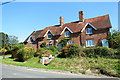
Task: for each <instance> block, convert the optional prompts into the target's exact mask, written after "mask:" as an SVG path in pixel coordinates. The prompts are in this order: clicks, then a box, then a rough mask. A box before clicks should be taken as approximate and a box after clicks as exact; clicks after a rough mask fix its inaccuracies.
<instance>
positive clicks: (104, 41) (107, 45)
mask: <svg viewBox="0 0 120 80" xmlns="http://www.w3.org/2000/svg"><path fill="white" fill-rule="evenodd" d="M102 47H109V44H108V41H107V39H102Z"/></svg>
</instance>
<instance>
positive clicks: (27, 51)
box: [17, 47, 35, 62]
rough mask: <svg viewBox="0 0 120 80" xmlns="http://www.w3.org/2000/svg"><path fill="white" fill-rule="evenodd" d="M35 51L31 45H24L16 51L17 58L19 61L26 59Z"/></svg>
mask: <svg viewBox="0 0 120 80" xmlns="http://www.w3.org/2000/svg"><path fill="white" fill-rule="evenodd" d="M34 53H35V51H34V48H32V47H24V48H21V49H19V50H18V51H17V59H18V60H19V61H23V62H24V61H26V60H27V59H29V58H31V57H33V55H34Z"/></svg>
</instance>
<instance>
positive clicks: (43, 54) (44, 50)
mask: <svg viewBox="0 0 120 80" xmlns="http://www.w3.org/2000/svg"><path fill="white" fill-rule="evenodd" d="M53 53H54V52H52V51H51V50H49V49H47V48H39V49H38V50H37V51H36V52H35V54H34V56H36V57H40V58H41V57H48V56H49V55H50V54H51V55H52V54H53Z"/></svg>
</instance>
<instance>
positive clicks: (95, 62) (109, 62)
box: [2, 57, 120, 77]
mask: <svg viewBox="0 0 120 80" xmlns="http://www.w3.org/2000/svg"><path fill="white" fill-rule="evenodd" d="M2 62H3V63H4V64H11V65H16V66H25V67H33V68H42V69H57V70H65V71H70V72H74V73H83V74H105V75H109V76H115V77H120V64H119V59H105V58H87V57H81V58H71V59H70V58H54V59H53V60H52V62H51V63H50V64H48V65H47V66H45V65H42V64H41V63H39V58H38V57H33V58H31V59H29V60H28V61H26V62H18V61H15V59H13V58H5V59H3V60H2ZM88 70H90V71H91V72H89V73H88Z"/></svg>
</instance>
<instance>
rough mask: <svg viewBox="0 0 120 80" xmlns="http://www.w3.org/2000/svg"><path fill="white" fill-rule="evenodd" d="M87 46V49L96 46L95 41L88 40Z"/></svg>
mask: <svg viewBox="0 0 120 80" xmlns="http://www.w3.org/2000/svg"><path fill="white" fill-rule="evenodd" d="M86 46H87V47H89V46H94V39H89V40H86Z"/></svg>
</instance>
